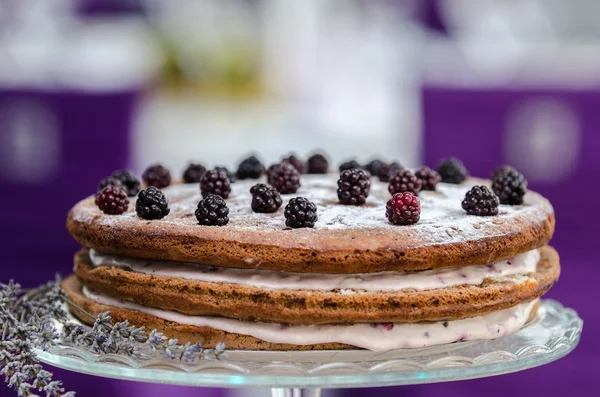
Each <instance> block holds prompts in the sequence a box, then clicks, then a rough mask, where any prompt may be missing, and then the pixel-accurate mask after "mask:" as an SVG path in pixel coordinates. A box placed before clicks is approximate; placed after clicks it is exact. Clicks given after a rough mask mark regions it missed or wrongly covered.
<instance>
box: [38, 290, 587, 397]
mask: <svg viewBox="0 0 600 397" xmlns="http://www.w3.org/2000/svg"><path fill="white" fill-rule="evenodd" d="M582 327H583V321H582V320H581V318H579V316H578V315H577V313H576V312H575V311H573V310H572V309H569V308H565V307H564V306H562V305H561V304H560V303H558V302H556V301H552V300H544V301H542V304H541V305H540V310H539V311H538V315H537V317H536V318H535V320H534V321H532V322H531V323H530V324H529V325H527V326H526V327H524V328H523V329H522V330H520V331H519V332H517V333H515V334H512V335H508V336H505V337H502V338H499V339H497V340H487V341H467V342H459V343H452V344H448V345H443V346H432V347H428V348H422V349H400V350H394V351H387V352H371V351H367V350H340V351H307V352H301V351H300V352H296V351H285V352H262V351H241V350H240V351H227V352H226V357H222V358H220V359H219V360H216V359H215V360H203V361H201V362H198V363H194V364H187V363H183V362H180V361H175V360H169V359H167V358H163V357H153V356H146V357H137V358H133V357H126V356H122V355H112V354H103V355H99V354H94V353H92V352H90V351H88V350H84V349H81V348H79V347H76V346H70V345H60V344H59V345H57V346H54V347H53V348H52V349H51V350H49V351H36V353H37V355H38V358H39V359H40V360H41V361H43V362H45V363H48V364H50V365H54V366H56V367H60V368H65V369H68V370H71V371H76V372H81V373H85V374H91V375H96V376H103V377H108V378H117V379H126V380H135V381H142V382H153V383H166V384H173V385H186V386H206V387H230V388H233V387H237V388H244V387H263V388H265V387H266V388H271V389H272V396H273V397H308V396H319V395H320V389H321V388H353V387H376V386H396V385H409V384H410V385H412V384H420V383H432V382H444V381H450V380H463V379H473V378H482V377H487V376H493V375H500V374H506V373H510V372H516V371H521V370H524V369H528V368H533V367H537V366H540V365H544V364H547V363H549V362H552V361H555V360H557V359H559V358H561V357H563V356H565V355H567V354H568V353H569V352H571V351H572V350H573V349H574V348H575V347H576V346H577V343H578V342H579V338H580V335H581V331H582Z"/></svg>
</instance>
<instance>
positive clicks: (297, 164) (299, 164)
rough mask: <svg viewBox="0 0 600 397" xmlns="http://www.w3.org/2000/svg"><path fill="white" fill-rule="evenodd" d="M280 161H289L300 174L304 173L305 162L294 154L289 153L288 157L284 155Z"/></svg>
mask: <svg viewBox="0 0 600 397" xmlns="http://www.w3.org/2000/svg"><path fill="white" fill-rule="evenodd" d="M281 162H282V163H290V164H291V165H293V166H294V168H295V169H296V170H297V171H298V172H299V173H301V174H306V164H304V162H303V161H302V160H300V159H299V158H298V157H297V156H296V155H294V154H290V155H289V156H288V157H284V158H283V159H282V160H281Z"/></svg>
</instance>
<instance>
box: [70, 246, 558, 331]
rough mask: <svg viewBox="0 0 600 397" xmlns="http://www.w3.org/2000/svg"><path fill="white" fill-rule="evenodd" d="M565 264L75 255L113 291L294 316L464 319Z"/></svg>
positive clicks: (306, 320) (81, 272) (231, 313)
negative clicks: (290, 269) (270, 266)
mask: <svg viewBox="0 0 600 397" xmlns="http://www.w3.org/2000/svg"><path fill="white" fill-rule="evenodd" d="M90 255H91V258H92V259H90ZM559 272H560V266H559V261H558V255H557V254H556V252H555V251H554V249H552V248H550V247H544V248H542V249H540V250H539V252H538V250H534V251H530V252H528V253H524V254H521V255H518V256H517V257H515V258H513V259H512V260H508V261H503V262H499V263H497V264H493V265H477V266H468V267H463V268H460V269H444V270H439V271H423V272H411V273H406V272H381V273H374V274H364V275H363V274H356V275H318V274H312V275H299V274H294V273H283V272H273V271H252V270H235V269H222V268H214V267H207V266H199V265H189V264H187V265H186V264H177V263H164V262H162V263H161V262H153V261H148V260H141V261H140V260H135V259H131V258H122V257H115V256H107V255H102V254H99V253H96V252H94V251H92V252H91V253H90V252H88V251H87V250H82V251H81V252H79V253H78V254H77V255H76V257H75V273H76V275H77V277H78V278H79V279H80V281H82V282H83V283H84V284H85V285H87V286H90V287H92V288H93V289H95V290H98V291H101V292H103V293H105V294H107V295H110V296H114V297H118V298H120V299H123V300H127V301H131V302H135V303H139V304H141V305H144V306H150V307H156V308H160V309H164V310H174V311H178V312H181V313H184V314H189V315H220V316H224V317H231V318H236V319H241V320H257V321H273V322H283V323H289V324H330V323H349V322H373V321H377V322H380V321H386V322H387V321H389V322H406V321H411V322H414V321H424V320H426V321H437V320H452V319H460V318H465V317H470V316H475V315H480V314H485V313H489V312H491V311H497V310H501V309H504V308H507V307H511V306H514V305H516V304H518V303H521V302H524V301H529V300H531V299H533V298H537V297H539V296H541V295H542V294H543V293H545V292H546V291H547V290H548V289H549V288H550V287H551V286H552V285H553V284H554V282H556V280H557V279H558V276H559Z"/></svg>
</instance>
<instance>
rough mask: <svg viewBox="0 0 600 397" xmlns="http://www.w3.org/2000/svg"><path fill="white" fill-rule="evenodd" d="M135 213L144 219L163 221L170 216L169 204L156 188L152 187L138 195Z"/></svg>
mask: <svg viewBox="0 0 600 397" xmlns="http://www.w3.org/2000/svg"><path fill="white" fill-rule="evenodd" d="M135 212H137V214H138V216H139V217H140V218H143V219H148V220H151V219H162V218H164V217H165V216H167V215H169V212H171V210H170V209H169V202H168V201H167V198H166V197H165V195H164V194H163V192H161V191H160V190H158V189H157V188H156V187H154V186H150V187H148V188H146V189H144V190H141V191H140V192H139V193H138V198H137V202H136V203H135Z"/></svg>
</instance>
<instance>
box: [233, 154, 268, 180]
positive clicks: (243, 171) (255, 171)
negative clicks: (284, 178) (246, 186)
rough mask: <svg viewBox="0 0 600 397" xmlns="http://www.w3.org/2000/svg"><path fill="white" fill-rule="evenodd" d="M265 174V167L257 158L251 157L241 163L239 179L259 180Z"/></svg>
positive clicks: (238, 171) (238, 170) (238, 173)
mask: <svg viewBox="0 0 600 397" xmlns="http://www.w3.org/2000/svg"><path fill="white" fill-rule="evenodd" d="M263 172H265V166H264V165H263V164H262V163H261V162H260V160H259V159H258V158H256V156H250V157H248V158H247V159H245V160H244V161H242V162H241V163H240V165H239V166H238V169H237V177H238V178H239V179H257V178H260V176H261V175H262V173H263Z"/></svg>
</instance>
